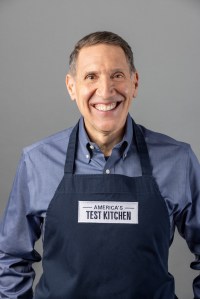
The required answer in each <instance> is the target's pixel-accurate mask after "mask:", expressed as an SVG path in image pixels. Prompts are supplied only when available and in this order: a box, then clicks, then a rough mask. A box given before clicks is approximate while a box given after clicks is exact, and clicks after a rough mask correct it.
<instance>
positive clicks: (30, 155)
mask: <svg viewBox="0 0 200 299" xmlns="http://www.w3.org/2000/svg"><path fill="white" fill-rule="evenodd" d="M141 130H142V131H143V134H144V136H145V140H146V143H147V147H148V150H149V155H150V160H151V163H152V166H153V176H154V177H155V180H156V182H157V184H158V186H159V189H160V192H161V195H162V196H163V198H164V200H165V203H166V206H167V209H168V213H169V219H170V224H171V227H170V228H171V241H172V240H173V236H174V229H175V226H177V228H178V230H179V233H180V234H181V235H182V236H183V237H184V238H185V239H186V242H187V244H188V246H189V248H190V250H191V252H193V253H194V254H195V256H196V260H195V261H194V262H193V263H192V264H191V267H192V268H194V269H197V270H200V165H199V162H198V160H197V158H196V157H195V155H194V153H193V152H192V150H191V148H190V146H189V145H188V144H186V143H182V142H178V141H176V140H174V139H172V138H170V137H168V136H165V135H163V134H159V133H155V132H152V131H150V130H147V129H146V128H144V127H142V126H141ZM71 131H72V128H69V129H66V130H64V131H62V132H59V133H57V134H55V135H53V136H50V137H48V138H46V139H44V140H42V141H40V142H37V143H35V144H33V145H31V146H29V147H27V148H25V149H24V150H23V153H22V157H21V160H20V163H19V166H18V169H17V173H16V177H15V180H14V183H13V187H12V191H11V194H10V198H9V201H8V204H7V208H6V210H5V212H4V215H3V218H2V220H1V224H0V296H1V297H0V298H10V299H14V298H15V299H16V298H19V296H20V295H21V296H22V294H23V295H24V298H27V299H29V298H32V294H31V288H32V282H33V279H34V276H35V274H34V271H33V269H32V263H33V262H35V261H39V260H40V255H39V254H38V253H37V252H36V251H35V250H34V244H35V242H36V240H37V239H38V238H39V237H40V236H41V234H43V233H44V224H45V216H46V211H47V209H48V206H49V203H50V201H51V199H52V197H53V195H54V193H55V191H56V188H57V186H58V184H59V182H60V181H61V179H62V176H63V173H64V163H65V158H66V150H67V146H68V141H69V136H70V133H71ZM132 136H133V129H132V121H131V117H130V116H128V118H127V124H126V131H125V134H124V137H123V140H122V141H121V142H120V143H119V144H117V145H116V146H115V147H114V148H113V151H112V155H111V156H110V157H109V158H108V159H107V160H106V159H105V157H104V155H103V153H102V152H101V150H100V149H99V148H98V146H97V145H96V144H94V143H92V142H90V140H89V138H88V136H87V134H86V131H85V129H84V123H83V119H82V118H81V119H80V122H79V143H78V149H77V157H76V163H75V173H76V174H80V173H81V174H88V173H90V174H102V173H105V174H107V175H109V174H110V173H112V174H122V175H126V176H141V167H140V161H139V158H138V155H137V150H136V146H135V145H134V144H133V143H132V142H131V141H132ZM89 183H90V182H88V184H89ZM194 293H195V298H200V278H198V279H197V280H196V281H195V285H194Z"/></svg>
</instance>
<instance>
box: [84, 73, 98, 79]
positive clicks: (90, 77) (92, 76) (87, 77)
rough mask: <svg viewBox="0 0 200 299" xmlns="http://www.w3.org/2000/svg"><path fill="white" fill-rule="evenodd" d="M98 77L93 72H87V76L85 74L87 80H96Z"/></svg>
mask: <svg viewBox="0 0 200 299" xmlns="http://www.w3.org/2000/svg"><path fill="white" fill-rule="evenodd" d="M95 78H96V75H95V74H93V73H91V74H87V76H85V79H86V80H91V81H92V80H94V79H95Z"/></svg>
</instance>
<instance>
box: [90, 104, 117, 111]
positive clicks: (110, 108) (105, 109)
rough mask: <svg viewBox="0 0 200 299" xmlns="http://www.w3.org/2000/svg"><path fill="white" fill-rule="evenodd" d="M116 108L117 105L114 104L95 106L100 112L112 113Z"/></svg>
mask: <svg viewBox="0 0 200 299" xmlns="http://www.w3.org/2000/svg"><path fill="white" fill-rule="evenodd" d="M116 106H117V103H112V104H109V105H104V104H97V105H95V108H96V109H97V110H100V111H110V110H112V109H114V108H115V107H116Z"/></svg>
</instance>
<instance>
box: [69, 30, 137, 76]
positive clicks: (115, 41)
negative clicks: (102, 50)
mask: <svg viewBox="0 0 200 299" xmlns="http://www.w3.org/2000/svg"><path fill="white" fill-rule="evenodd" d="M98 44H106V45H111V46H118V47H121V48H122V50H123V51H124V54H125V56H126V59H127V62H128V64H129V67H130V72H131V73H132V72H135V71H136V68H135V65H134V58H133V52H132V49H131V47H130V46H129V44H128V43H127V42H126V41H125V40H124V39H123V38H122V37H121V36H119V35H117V34H116V33H113V32H109V31H97V32H93V33H90V34H88V35H86V36H84V37H83V38H82V39H80V40H79V41H78V42H77V43H76V45H75V47H74V50H73V51H72V53H71V54H70V57H69V71H70V73H71V74H73V75H75V73H76V62H77V58H78V54H79V52H80V50H81V49H82V48H84V47H90V46H94V45H98Z"/></svg>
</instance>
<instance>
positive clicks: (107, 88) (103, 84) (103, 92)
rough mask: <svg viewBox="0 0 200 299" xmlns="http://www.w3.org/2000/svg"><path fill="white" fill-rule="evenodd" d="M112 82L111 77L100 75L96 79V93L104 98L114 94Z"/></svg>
mask: <svg viewBox="0 0 200 299" xmlns="http://www.w3.org/2000/svg"><path fill="white" fill-rule="evenodd" d="M114 92H115V89H114V83H113V81H112V79H111V78H108V77H106V76H105V77H101V78H100V79H99V81H98V85H97V89H96V94H97V95H98V96H99V97H102V98H104V99H106V98H109V97H111V96H113V95H114Z"/></svg>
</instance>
